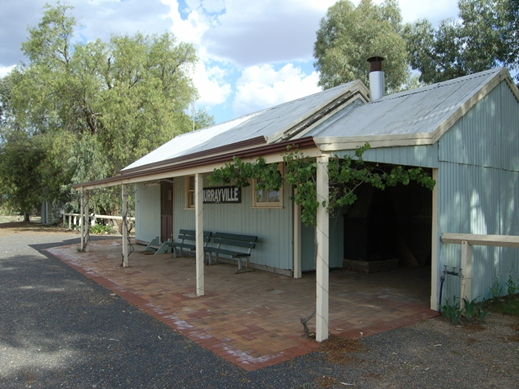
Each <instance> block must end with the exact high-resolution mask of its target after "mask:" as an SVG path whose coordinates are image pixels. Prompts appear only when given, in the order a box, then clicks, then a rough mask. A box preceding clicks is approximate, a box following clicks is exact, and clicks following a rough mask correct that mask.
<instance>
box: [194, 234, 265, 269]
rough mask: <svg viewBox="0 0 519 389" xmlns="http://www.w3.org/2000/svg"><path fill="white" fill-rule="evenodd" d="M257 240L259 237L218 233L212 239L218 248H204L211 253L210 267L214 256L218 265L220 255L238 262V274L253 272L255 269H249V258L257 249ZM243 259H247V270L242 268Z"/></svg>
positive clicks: (208, 246)
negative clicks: (252, 251)
mask: <svg viewBox="0 0 519 389" xmlns="http://www.w3.org/2000/svg"><path fill="white" fill-rule="evenodd" d="M257 240H258V237H257V236H252V235H240V234H228V233H224V232H217V233H215V234H214V235H213V236H212V237H211V242H212V243H213V244H215V245H216V246H210V245H207V246H205V247H204V251H205V252H206V253H209V264H210V265H211V264H212V260H213V257H212V255H213V254H215V259H216V260H215V263H218V255H219V254H223V255H228V256H230V257H231V258H235V259H237V260H238V273H240V272H245V271H252V270H253V269H249V257H250V255H251V250H252V249H253V248H255V247H256V242H257ZM222 246H224V247H222ZM237 248H242V250H237ZM243 249H246V250H245V251H244V250H243ZM242 259H245V269H243V268H242V263H241V261H242Z"/></svg>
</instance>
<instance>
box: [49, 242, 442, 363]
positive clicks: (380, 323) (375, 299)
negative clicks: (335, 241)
mask: <svg viewBox="0 0 519 389" xmlns="http://www.w3.org/2000/svg"><path fill="white" fill-rule="evenodd" d="M135 247H136V251H135V252H133V253H132V254H131V256H130V258H129V264H130V267H128V268H122V267H121V266H120V265H121V241H120V240H105V241H97V242H91V244H90V252H89V253H81V252H78V251H77V249H78V245H71V246H62V247H56V248H52V249H49V250H48V252H50V253H51V254H52V255H54V256H56V257H57V258H59V259H60V260H62V261H63V262H65V263H67V264H68V265H70V266H72V267H74V268H75V269H77V270H78V271H80V272H81V273H83V274H85V275H86V276H88V277H90V278H91V279H93V280H94V281H96V282H98V283H99V284H101V285H104V286H105V287H107V288H108V289H110V290H112V291H113V292H115V293H117V294H119V295H120V296H121V297H123V298H124V299H126V300H128V301H129V302H130V303H132V304H135V305H137V306H138V307H140V308H141V309H142V310H144V311H145V312H147V313H149V314H150V315H152V316H154V317H155V318H157V319H158V320H160V321H162V322H163V323H165V324H167V325H169V326H170V327H172V328H173V329H175V330H176V331H178V332H180V333H182V334H184V335H185V336H187V337H189V338H190V339H192V340H193V341H195V342H197V343H199V344H200V345H201V346H203V347H205V348H207V349H208V350H211V351H212V352H214V353H215V354H217V355H219V356H221V357H222V358H225V359H226V360H228V361H229V362H231V363H234V364H236V365H238V366H240V367H242V368H243V369H246V370H249V371H250V370H255V369H259V368H262V367H266V366H270V365H273V364H276V363H279V362H283V361H286V360H289V359H291V358H294V357H298V356H301V355H304V354H307V353H310V352H312V351H314V350H316V349H318V348H319V344H318V343H316V342H315V341H313V340H309V339H306V338H304V337H303V336H302V335H303V326H302V325H301V323H300V321H299V319H300V318H301V317H307V316H308V315H309V314H310V313H311V312H312V311H313V310H314V307H315V274H304V275H303V278H302V279H293V278H290V277H286V276H282V275H278V274H273V273H268V272H263V271H258V270H257V271H254V272H249V273H241V274H235V272H236V266H231V265H227V264H220V265H213V266H206V267H205V291H206V295H205V296H202V297H196V296H195V259H194V257H187V258H172V255H171V254H162V255H145V254H144V253H143V252H142V250H143V247H142V246H135ZM429 295H430V271H429V269H426V268H419V269H411V268H401V269H397V270H393V271H390V272H385V273H377V274H370V275H365V274H358V273H353V272H348V271H343V270H335V271H331V272H330V304H329V306H330V317H329V323H330V327H329V328H330V333H332V334H336V335H339V336H345V337H350V338H360V337H363V336H369V335H372V334H375V333H378V332H381V331H386V330H390V329H394V328H398V327H402V326H405V325H409V324H412V323H415V322H418V321H420V320H424V319H428V318H432V317H435V316H436V315H437V312H434V311H431V310H430V309H429ZM309 327H310V329H311V330H315V320H314V319H312V320H310V322H309Z"/></svg>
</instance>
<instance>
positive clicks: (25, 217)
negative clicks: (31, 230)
mask: <svg viewBox="0 0 519 389" xmlns="http://www.w3.org/2000/svg"><path fill="white" fill-rule="evenodd" d="M23 221H24V222H25V223H30V222H31V215H29V213H28V212H24V213H23Z"/></svg>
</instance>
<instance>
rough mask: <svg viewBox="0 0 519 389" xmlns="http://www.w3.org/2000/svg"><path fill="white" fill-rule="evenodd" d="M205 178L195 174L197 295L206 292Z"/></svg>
mask: <svg viewBox="0 0 519 389" xmlns="http://www.w3.org/2000/svg"><path fill="white" fill-rule="evenodd" d="M203 187H204V178H203V176H202V174H200V173H197V174H195V214H196V220H195V230H196V241H195V245H196V295H197V296H198V297H200V296H203V295H204V294H205V281H204V259H205V253H204V203H203V196H204V193H203Z"/></svg>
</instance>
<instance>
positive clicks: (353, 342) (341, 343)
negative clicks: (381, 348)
mask: <svg viewBox="0 0 519 389" xmlns="http://www.w3.org/2000/svg"><path fill="white" fill-rule="evenodd" d="M364 351H366V346H364V344H363V343H362V342H361V341H359V340H357V339H347V338H342V337H339V336H336V335H331V336H330V338H329V339H327V340H326V341H324V342H323V343H322V346H321V349H320V352H321V353H323V354H324V358H325V359H326V360H328V361H329V362H332V363H341V364H346V363H348V362H352V361H360V359H358V358H356V357H353V356H351V355H350V354H353V353H358V352H364Z"/></svg>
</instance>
